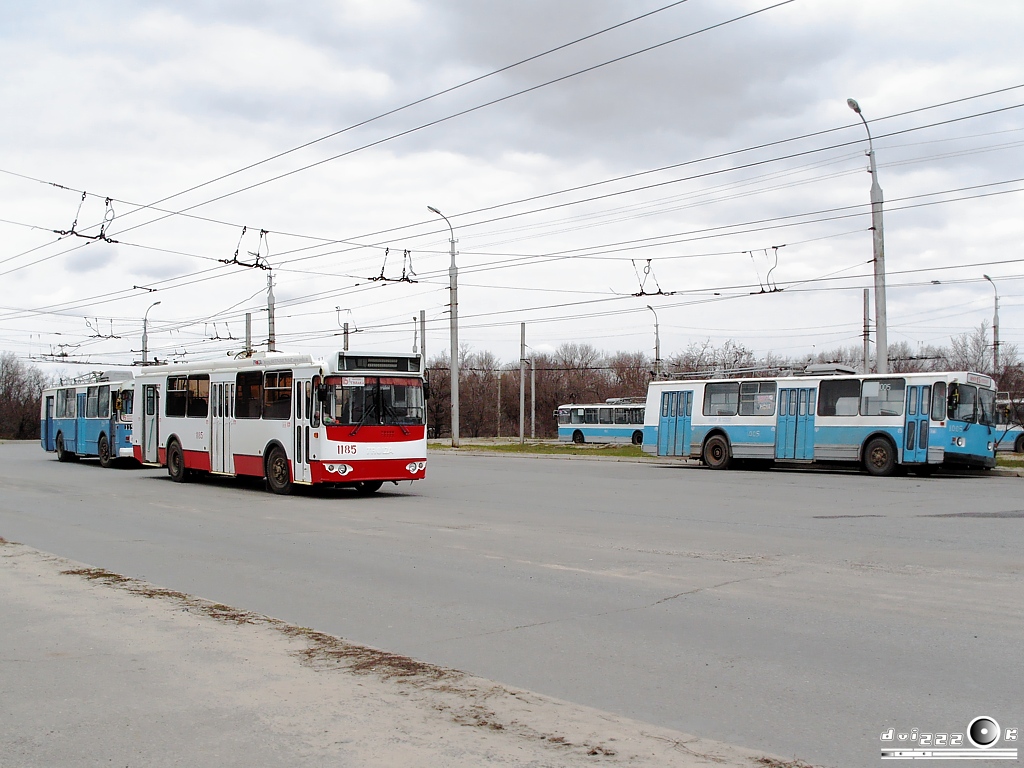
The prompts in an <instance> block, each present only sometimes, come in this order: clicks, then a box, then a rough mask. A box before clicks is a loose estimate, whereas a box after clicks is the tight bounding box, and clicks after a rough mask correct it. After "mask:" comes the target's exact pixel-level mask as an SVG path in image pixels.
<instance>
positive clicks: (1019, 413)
mask: <svg viewBox="0 0 1024 768" xmlns="http://www.w3.org/2000/svg"><path fill="white" fill-rule="evenodd" d="M996 421H997V422H998V424H997V425H996V438H997V441H996V450H997V451H1013V452H1014V453H1024V403H1022V402H1021V401H1020V400H1019V399H1014V398H1011V397H1010V393H1009V392H999V393H997V394H996Z"/></svg>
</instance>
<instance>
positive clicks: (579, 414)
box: [570, 408, 583, 424]
mask: <svg viewBox="0 0 1024 768" xmlns="http://www.w3.org/2000/svg"><path fill="white" fill-rule="evenodd" d="M570 423H572V424H582V423H583V409H582V408H573V409H572V416H571V418H570Z"/></svg>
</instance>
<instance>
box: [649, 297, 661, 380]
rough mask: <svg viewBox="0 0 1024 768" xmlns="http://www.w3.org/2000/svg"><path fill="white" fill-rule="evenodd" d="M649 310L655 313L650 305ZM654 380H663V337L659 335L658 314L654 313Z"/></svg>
mask: <svg viewBox="0 0 1024 768" xmlns="http://www.w3.org/2000/svg"><path fill="white" fill-rule="evenodd" d="M647 308H648V309H649V310H651V312H654V307H652V306H651V305H650V304H648V305H647ZM654 378H656V379H660V378H661V337H660V336H659V335H658V313H657V312H654Z"/></svg>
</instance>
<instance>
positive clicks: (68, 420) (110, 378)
mask: <svg viewBox="0 0 1024 768" xmlns="http://www.w3.org/2000/svg"><path fill="white" fill-rule="evenodd" d="M133 386H134V381H133V378H132V374H131V373H130V372H128V371H109V372H107V373H100V374H93V375H91V376H89V377H87V380H85V381H82V380H79V381H76V382H75V383H73V384H63V385H60V386H57V387H49V388H48V389H45V390H43V396H42V401H41V403H40V408H41V413H40V432H39V435H40V442H41V443H42V446H43V450H44V451H53V452H56V454H57V459H58V460H59V461H74V460H75V459H78V458H80V457H83V456H85V457H95V458H99V460H100V464H101V465H103V466H104V467H109V466H111V464H113V462H114V461H115V460H117V459H122V458H132V457H133V455H134V454H133V452H132V445H131V434H132V405H133V397H134V393H133Z"/></svg>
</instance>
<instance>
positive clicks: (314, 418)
mask: <svg viewBox="0 0 1024 768" xmlns="http://www.w3.org/2000/svg"><path fill="white" fill-rule="evenodd" d="M312 391H313V393H314V394H313V402H312V403H310V407H312V409H313V413H312V415H311V416H310V417H309V425H310V426H311V427H313V428H314V429H316V428H317V427H319V426H320V398H319V397H316V394H315V393H317V392H319V391H320V377H319V376H314V377H313V390H312Z"/></svg>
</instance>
